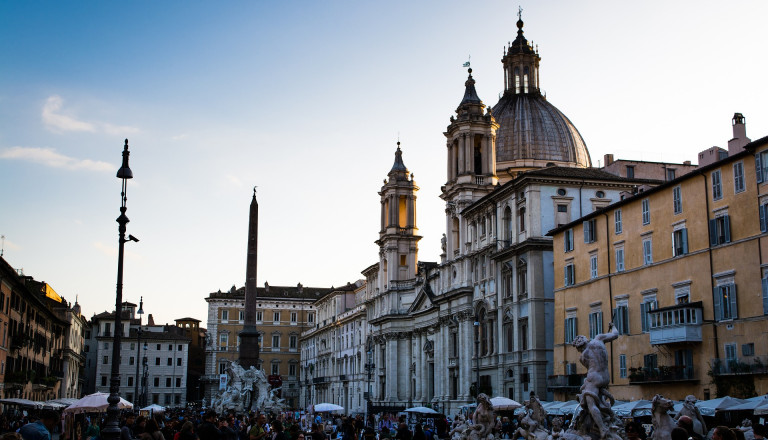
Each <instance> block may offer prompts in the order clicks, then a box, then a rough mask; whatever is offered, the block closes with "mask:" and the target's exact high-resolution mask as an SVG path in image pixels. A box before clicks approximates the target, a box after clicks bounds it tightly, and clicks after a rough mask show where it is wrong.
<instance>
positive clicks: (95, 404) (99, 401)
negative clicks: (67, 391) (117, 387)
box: [64, 393, 133, 414]
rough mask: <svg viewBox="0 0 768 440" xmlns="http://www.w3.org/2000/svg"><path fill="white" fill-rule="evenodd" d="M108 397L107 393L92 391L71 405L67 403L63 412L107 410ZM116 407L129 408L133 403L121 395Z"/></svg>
mask: <svg viewBox="0 0 768 440" xmlns="http://www.w3.org/2000/svg"><path fill="white" fill-rule="evenodd" d="M108 397H109V393H93V394H89V395H87V396H85V397H83V398H82V399H80V400H78V401H77V402H75V403H73V404H72V405H69V406H68V407H67V408H66V409H65V410H64V412H65V413H75V414H77V413H84V412H104V411H106V410H107V407H108V406H109V402H107V398H108ZM117 407H118V408H120V409H131V408H133V404H132V403H131V402H129V401H127V400H125V399H123V398H122V397H121V398H120V402H119V403H118V404H117Z"/></svg>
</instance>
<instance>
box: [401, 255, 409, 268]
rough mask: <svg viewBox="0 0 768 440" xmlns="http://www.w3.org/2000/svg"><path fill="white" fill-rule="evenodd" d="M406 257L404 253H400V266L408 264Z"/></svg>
mask: <svg viewBox="0 0 768 440" xmlns="http://www.w3.org/2000/svg"><path fill="white" fill-rule="evenodd" d="M406 258H407V256H406V255H400V266H406V265H407V264H408V263H407V259H406Z"/></svg>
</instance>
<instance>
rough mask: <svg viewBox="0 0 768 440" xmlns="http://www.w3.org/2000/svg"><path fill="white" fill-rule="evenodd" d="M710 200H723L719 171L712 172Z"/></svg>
mask: <svg viewBox="0 0 768 440" xmlns="http://www.w3.org/2000/svg"><path fill="white" fill-rule="evenodd" d="M711 178H712V200H720V199H722V198H723V181H722V178H721V176H720V170H715V171H712V177H711Z"/></svg>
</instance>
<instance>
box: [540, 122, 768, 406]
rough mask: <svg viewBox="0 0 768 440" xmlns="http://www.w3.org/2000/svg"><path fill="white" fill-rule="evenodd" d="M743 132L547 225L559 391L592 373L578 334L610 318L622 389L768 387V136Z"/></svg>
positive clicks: (611, 350)
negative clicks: (703, 160)
mask: <svg viewBox="0 0 768 440" xmlns="http://www.w3.org/2000/svg"><path fill="white" fill-rule="evenodd" d="M740 116H741V115H739V114H737V115H736V116H735V117H734V133H736V128H737V127H736V126H737V125H738V124H739V123H741V124H743V117H741V118H742V119H741V120H740V121H739V120H738V117H740ZM735 137H736V136H735ZM743 139H745V141H744V142H742V144H741V145H729V147H730V148H729V150H730V151H729V156H727V157H725V158H724V159H722V160H719V161H717V162H715V163H712V164H709V165H707V166H703V167H699V168H698V169H696V170H694V171H692V172H690V173H688V174H686V175H684V176H680V177H678V178H677V179H675V180H672V181H670V182H667V183H665V184H664V185H661V186H658V187H655V188H652V189H650V190H647V191H645V192H641V193H638V194H636V195H634V196H632V197H629V198H626V199H624V200H621V201H619V202H617V203H614V204H612V205H610V206H608V207H605V208H603V209H599V210H596V211H594V212H592V213H591V214H589V215H587V216H585V217H582V218H580V219H578V220H576V221H574V222H571V223H569V224H567V225H564V226H562V227H559V228H557V229H555V230H553V231H551V232H550V234H549V235H552V236H553V242H554V251H555V252H554V253H555V255H554V273H555V319H554V321H555V328H554V331H555V335H554V337H555V346H554V362H555V364H554V375H553V376H550V377H549V381H548V386H549V388H550V389H551V390H553V391H554V392H555V397H556V398H557V399H558V400H567V399H571V398H574V396H575V394H576V393H578V392H579V387H580V385H581V383H582V382H583V379H584V375H585V373H586V369H585V368H584V367H583V366H582V365H581V364H580V363H579V353H578V352H577V351H576V349H575V348H574V347H572V346H571V344H570V342H571V341H572V340H573V338H574V337H575V336H577V335H580V334H583V335H586V336H588V337H594V335H595V334H598V333H603V332H607V331H608V324H609V322H611V321H612V322H613V323H614V324H615V325H616V326H617V327H618V329H619V332H620V333H621V336H619V338H618V339H617V340H616V341H614V342H612V343H610V344H609V347H608V354H609V366H610V369H611V388H610V390H611V393H612V394H613V395H614V397H615V398H616V399H621V400H636V399H650V398H652V397H653V396H654V395H655V394H657V393H659V394H663V395H664V396H665V397H667V398H672V399H684V398H685V397H686V396H687V395H689V394H693V395H695V396H696V397H697V398H699V399H709V398H715V397H720V396H725V395H730V396H734V397H750V396H754V395H760V394H766V393H768V234H766V231H767V230H768V137H765V138H762V139H759V140H757V141H755V142H750V143H747V142H748V141H749V139H746V136H744V137H743ZM732 142H734V141H733V140H732ZM745 144H746V145H745Z"/></svg>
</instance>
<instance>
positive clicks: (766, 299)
mask: <svg viewBox="0 0 768 440" xmlns="http://www.w3.org/2000/svg"><path fill="white" fill-rule="evenodd" d="M762 282H763V315H768V273H767V274H766V275H764V276H763V279H762Z"/></svg>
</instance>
